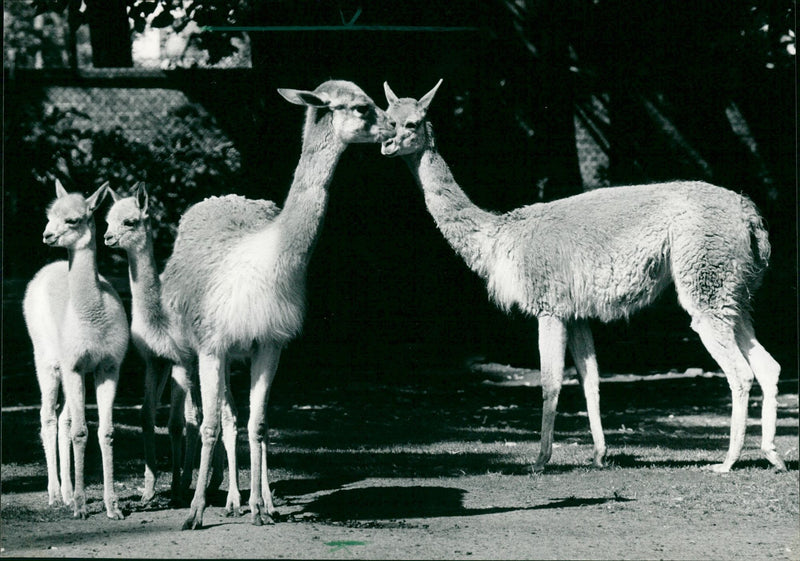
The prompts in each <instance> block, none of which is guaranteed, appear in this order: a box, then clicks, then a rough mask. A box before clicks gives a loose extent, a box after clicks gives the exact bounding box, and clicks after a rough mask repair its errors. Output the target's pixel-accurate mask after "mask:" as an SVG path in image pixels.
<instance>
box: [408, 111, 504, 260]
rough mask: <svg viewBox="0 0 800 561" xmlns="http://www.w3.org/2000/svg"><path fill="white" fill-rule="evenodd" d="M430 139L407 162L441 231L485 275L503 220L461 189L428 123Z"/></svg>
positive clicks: (456, 250)
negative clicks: (473, 200)
mask: <svg viewBox="0 0 800 561" xmlns="http://www.w3.org/2000/svg"><path fill="white" fill-rule="evenodd" d="M426 136H427V140H426V142H425V147H424V148H423V149H422V150H420V151H418V152H416V153H414V154H409V155H407V156H404V159H405V161H406V163H407V164H408V166H409V168H410V169H411V173H412V174H413V175H414V178H415V179H416V180H417V183H419V185H420V187H422V191H423V193H424V196H425V205H426V206H427V207H428V212H430V214H431V216H432V217H433V220H434V221H435V222H436V226H437V227H438V228H439V231H441V233H442V235H443V236H444V238H445V239H446V240H447V242H448V243H449V244H450V246H451V247H452V248H453V249H454V250H455V252H456V253H457V254H458V255H460V256H461V257H462V258H463V259H464V261H465V262H466V263H467V265H468V266H469V267H470V268H471V269H472V270H474V271H476V272H478V273H479V274H485V265H486V262H485V260H486V258H487V256H488V254H489V250H488V244H489V243H490V242H491V239H492V237H493V233H494V231H495V229H496V225H497V223H498V220H499V218H498V216H497V215H495V214H492V213H491V212H487V211H485V210H483V209H481V208H479V207H478V206H476V205H475V204H474V203H473V202H472V201H471V200H470V199H469V197H468V196H467V195H466V193H464V191H462V190H461V187H459V186H458V183H456V181H455V179H454V178H453V174H452V173H451V172H450V168H449V167H448V166H447V163H446V162H445V161H444V159H443V158H442V156H441V155H440V154H439V152H438V150H437V149H436V143H435V141H434V137H433V127H431V125H430V123H426Z"/></svg>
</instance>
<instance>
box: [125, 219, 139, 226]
mask: <svg viewBox="0 0 800 561" xmlns="http://www.w3.org/2000/svg"><path fill="white" fill-rule="evenodd" d="M122 224H123V226H136V220H135V219H133V218H126V219H125V220H123V221H122Z"/></svg>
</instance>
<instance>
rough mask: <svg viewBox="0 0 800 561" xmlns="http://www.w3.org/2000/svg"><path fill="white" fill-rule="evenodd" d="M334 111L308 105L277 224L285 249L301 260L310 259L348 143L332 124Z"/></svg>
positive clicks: (294, 258)
mask: <svg viewBox="0 0 800 561" xmlns="http://www.w3.org/2000/svg"><path fill="white" fill-rule="evenodd" d="M331 120H332V113H331V112H330V111H328V110H318V109H313V108H311V109H309V110H308V111H307V113H306V124H305V129H304V131H303V147H302V152H301V154H300V161H299V162H298V164H297V168H296V169H295V172H294V180H293V181H292V186H291V188H290V189H289V194H288V195H287V197H286V202H285V203H284V206H283V210H282V211H281V213H280V216H279V217H278V219H277V222H276V226H278V227H279V228H280V229H281V232H282V235H281V238H280V243H281V246H282V250H283V252H284V253H286V254H288V255H290V256H291V257H292V260H297V262H299V263H301V264H305V263H307V262H308V259H309V257H310V255H311V252H312V251H313V249H314V245H315V244H316V241H317V238H318V236H319V231H320V227H321V226H322V222H323V218H324V216H325V210H326V207H327V204H328V186H329V185H330V182H331V179H332V178H333V173H334V170H335V169H336V164H337V163H338V161H339V158H340V157H341V156H342V154H343V153H344V150H345V148H346V147H347V145H346V144H344V143H343V142H342V141H341V140H339V139H338V138H337V137H336V135H335V133H334V131H333V128H332V124H331Z"/></svg>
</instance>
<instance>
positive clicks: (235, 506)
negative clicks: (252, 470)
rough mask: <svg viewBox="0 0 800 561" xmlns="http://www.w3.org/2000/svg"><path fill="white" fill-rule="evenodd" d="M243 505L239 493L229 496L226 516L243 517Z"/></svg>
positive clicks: (226, 503) (226, 504)
mask: <svg viewBox="0 0 800 561" xmlns="http://www.w3.org/2000/svg"><path fill="white" fill-rule="evenodd" d="M241 515H242V505H241V499H240V498H239V493H233V494H230V493H229V494H228V500H227V501H226V502H225V516H241Z"/></svg>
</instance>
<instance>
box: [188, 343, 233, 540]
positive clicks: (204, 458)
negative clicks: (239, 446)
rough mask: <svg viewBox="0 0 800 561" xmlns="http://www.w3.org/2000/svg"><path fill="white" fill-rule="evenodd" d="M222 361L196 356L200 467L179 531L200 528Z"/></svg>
mask: <svg viewBox="0 0 800 561" xmlns="http://www.w3.org/2000/svg"><path fill="white" fill-rule="evenodd" d="M224 360H225V359H224V358H221V357H219V356H216V355H212V354H206V353H200V355H199V356H198V369H199V372H200V393H201V396H202V403H203V405H202V407H203V423H202V424H201V425H200V438H201V442H202V447H201V449H200V468H199V469H198V471H197V485H196V486H195V491H194V497H193V498H192V504H191V507H190V509H189V517H188V518H187V519H186V521H185V522H184V523H183V529H184V530H188V529H192V530H196V529H200V528H202V527H203V512H204V511H205V509H206V487H207V485H208V474H209V469H210V467H211V456H212V454H213V453H214V444H215V443H216V441H217V436H218V435H219V428H220V397H221V396H222V395H223V394H224V392H225V387H224V386H225V374H224V372H223V371H222V368H224Z"/></svg>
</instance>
